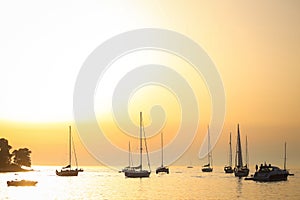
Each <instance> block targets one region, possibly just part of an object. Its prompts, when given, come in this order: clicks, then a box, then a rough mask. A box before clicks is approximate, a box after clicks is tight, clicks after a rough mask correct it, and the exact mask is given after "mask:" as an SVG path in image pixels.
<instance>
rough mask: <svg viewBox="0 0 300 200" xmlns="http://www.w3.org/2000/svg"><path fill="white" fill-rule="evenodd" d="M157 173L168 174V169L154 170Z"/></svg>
mask: <svg viewBox="0 0 300 200" xmlns="http://www.w3.org/2000/svg"><path fill="white" fill-rule="evenodd" d="M158 173H167V174H168V173H169V168H168V167H159V168H157V169H156V174H158Z"/></svg>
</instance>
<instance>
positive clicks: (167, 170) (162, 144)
mask: <svg viewBox="0 0 300 200" xmlns="http://www.w3.org/2000/svg"><path fill="white" fill-rule="evenodd" d="M163 149H164V143H163V133H161V166H160V167H158V168H157V169H156V174H158V173H160V172H165V173H167V174H169V168H168V167H167V166H164V150H163Z"/></svg>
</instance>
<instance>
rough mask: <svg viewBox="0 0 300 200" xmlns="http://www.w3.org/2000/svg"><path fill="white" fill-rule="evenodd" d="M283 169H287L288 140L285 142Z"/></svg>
mask: <svg viewBox="0 0 300 200" xmlns="http://www.w3.org/2000/svg"><path fill="white" fill-rule="evenodd" d="M283 169H284V170H286V142H285V143H284V163H283Z"/></svg>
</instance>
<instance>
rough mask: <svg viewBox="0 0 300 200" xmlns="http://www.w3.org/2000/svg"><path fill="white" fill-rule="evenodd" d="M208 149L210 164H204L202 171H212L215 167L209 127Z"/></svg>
mask: <svg viewBox="0 0 300 200" xmlns="http://www.w3.org/2000/svg"><path fill="white" fill-rule="evenodd" d="M207 136H208V138H207V149H208V154H207V159H208V164H206V165H203V166H202V172H212V171H213V167H212V152H211V150H210V133H209V128H208V134H207Z"/></svg>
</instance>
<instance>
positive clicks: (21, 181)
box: [7, 180, 38, 186]
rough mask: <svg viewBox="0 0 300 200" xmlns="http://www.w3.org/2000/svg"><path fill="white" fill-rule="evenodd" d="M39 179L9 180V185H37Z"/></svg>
mask: <svg viewBox="0 0 300 200" xmlns="http://www.w3.org/2000/svg"><path fill="white" fill-rule="evenodd" d="M37 183H38V182H37V181H29V180H20V181H18V180H12V181H7V186H35V185H36V184H37Z"/></svg>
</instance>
